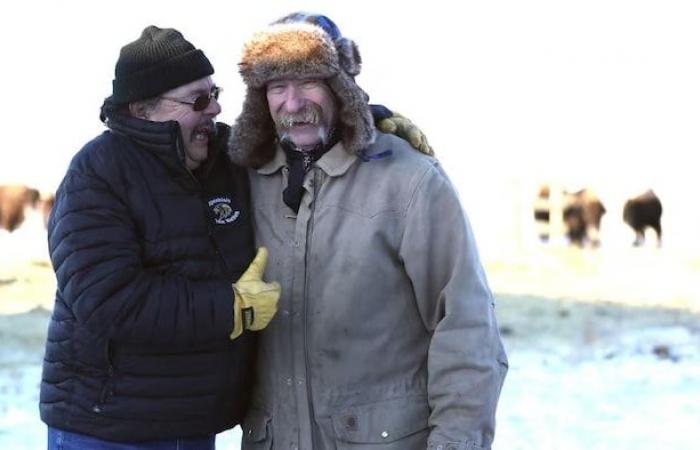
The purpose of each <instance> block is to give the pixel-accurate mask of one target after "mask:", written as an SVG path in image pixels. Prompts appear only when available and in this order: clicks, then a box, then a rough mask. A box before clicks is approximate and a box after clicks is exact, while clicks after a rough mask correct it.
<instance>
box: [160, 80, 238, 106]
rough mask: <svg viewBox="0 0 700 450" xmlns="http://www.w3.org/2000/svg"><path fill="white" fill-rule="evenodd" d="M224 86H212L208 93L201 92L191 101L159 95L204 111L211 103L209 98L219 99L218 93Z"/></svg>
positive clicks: (164, 98)
mask: <svg viewBox="0 0 700 450" xmlns="http://www.w3.org/2000/svg"><path fill="white" fill-rule="evenodd" d="M223 90H224V88H221V87H219V86H214V87H213V88H211V91H210V92H209V93H208V94H201V95H199V96H197V98H195V99H194V101H193V102H188V101H186V100H182V99H179V98H172V97H160V98H162V99H163V100H170V101H171V102H176V103H182V104H183V105H190V106H192V109H193V110H194V111H204V110H205V109H207V107H208V106H209V103H211V99H212V98H213V99H214V100H219V94H220V93H221V91H223Z"/></svg>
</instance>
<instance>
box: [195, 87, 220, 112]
mask: <svg viewBox="0 0 700 450" xmlns="http://www.w3.org/2000/svg"><path fill="white" fill-rule="evenodd" d="M219 92H221V88H219V87H215V88H213V89H212V90H211V92H210V93H209V94H202V95H200V96H199V97H197V98H196V99H194V103H193V104H192V109H194V110H195V111H204V110H205V109H207V107H208V106H209V103H211V99H212V98H214V100H218V99H219Z"/></svg>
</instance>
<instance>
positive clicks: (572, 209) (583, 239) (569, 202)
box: [562, 189, 605, 247]
mask: <svg viewBox="0 0 700 450" xmlns="http://www.w3.org/2000/svg"><path fill="white" fill-rule="evenodd" d="M562 214H563V218H564V225H565V226H566V235H567V237H568V238H569V242H570V243H571V244H574V245H577V246H579V247H583V245H584V244H589V245H591V246H592V247H598V246H599V245H600V237H599V235H600V221H601V219H602V218H603V215H604V214H605V206H603V202H601V201H600V199H599V198H598V196H597V195H595V194H594V193H593V192H592V191H590V190H588V189H581V190H580V191H577V192H573V193H568V192H567V193H565V195H564V210H563V213H562Z"/></svg>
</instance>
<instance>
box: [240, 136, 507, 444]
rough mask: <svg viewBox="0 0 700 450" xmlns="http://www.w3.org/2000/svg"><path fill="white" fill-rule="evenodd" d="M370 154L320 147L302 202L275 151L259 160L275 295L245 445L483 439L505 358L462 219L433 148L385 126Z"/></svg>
mask: <svg viewBox="0 0 700 450" xmlns="http://www.w3.org/2000/svg"><path fill="white" fill-rule="evenodd" d="M365 155H366V156H369V157H368V158H364V159H367V161H363V159H362V158H359V157H358V156H356V155H350V154H348V153H347V152H346V151H345V150H344V149H343V147H342V144H337V145H336V146H335V147H334V148H332V149H331V150H330V151H329V152H328V153H326V154H325V155H324V156H323V157H322V158H321V159H319V160H318V161H317V162H316V165H315V167H314V168H313V169H312V170H311V171H310V172H309V173H308V174H307V176H306V179H305V181H304V187H305V190H306V192H305V193H304V196H303V198H302V202H301V206H300V208H299V212H298V214H295V213H294V211H293V210H291V209H289V208H288V207H287V206H286V205H285V204H284V203H283V201H282V191H283V190H284V188H285V187H286V185H287V173H288V169H287V167H286V160H285V156H284V153H283V152H282V151H281V150H280V149H278V152H277V155H276V157H275V159H274V160H273V161H271V162H270V163H268V164H267V165H265V166H264V167H262V168H261V169H259V170H258V171H257V172H253V173H252V174H251V184H252V196H253V205H254V222H255V230H256V236H257V240H258V245H264V246H266V247H267V248H268V249H269V252H270V261H269V264H268V267H267V271H266V278H267V279H268V280H278V281H279V282H280V283H281V285H282V297H281V299H280V304H279V311H278V313H277V315H276V317H275V318H274V319H273V321H272V322H271V324H270V326H269V327H268V328H267V329H266V330H264V331H263V332H262V333H261V335H260V349H259V357H258V373H257V376H258V380H259V382H258V384H257V386H256V389H255V390H254V395H253V407H252V409H251V410H250V412H249V414H248V416H247V418H246V420H245V423H244V426H243V433H244V435H243V448H244V449H247V450H254V449H270V448H275V449H285V450H286V449H304V450H306V449H316V450H319V449H320V450H325V449H365V448H367V449H385V450H386V449H396V450H399V449H400V450H412V449H416V450H418V449H422V450H424V449H426V448H433V449H443V450H447V449H462V450H466V449H470V450H471V449H488V448H490V445H491V441H492V439H493V433H494V414H495V410H496V403H497V400H498V397H499V393H500V389H501V385H502V383H503V379H504V377H505V375H506V371H507V361H506V356H505V353H504V351H503V347H502V344H501V340H500V337H499V334H498V328H497V326H496V320H495V317H494V308H493V298H492V295H491V292H490V290H489V287H488V285H487V282H486V278H485V274H484V271H483V269H482V266H481V264H480V262H479V259H478V255H477V251H476V246H475V243H474V237H473V235H472V232H471V229H470V226H469V223H468V220H467V218H466V216H465V215H464V212H463V210H462V208H461V206H460V203H459V200H458V197H457V194H456V192H455V190H454V188H453V187H452V185H451V183H450V182H449V180H448V179H447V177H446V175H445V173H444V172H443V171H442V169H441V168H440V166H439V164H438V162H437V160H435V159H433V158H430V157H427V156H425V155H423V154H420V153H419V152H417V151H415V150H413V149H412V148H411V147H410V146H408V144H407V143H406V142H404V141H402V140H400V139H397V138H395V137H394V136H390V135H384V134H381V133H380V134H379V136H378V139H377V141H376V142H375V143H374V144H373V145H372V146H370V148H368V149H367V152H366V154H365Z"/></svg>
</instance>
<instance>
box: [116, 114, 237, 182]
mask: <svg viewBox="0 0 700 450" xmlns="http://www.w3.org/2000/svg"><path fill="white" fill-rule="evenodd" d="M107 118H108V120H107V126H108V127H109V128H110V130H112V132H114V133H117V134H120V135H123V136H126V137H128V138H129V139H130V140H131V141H133V142H134V143H135V144H136V145H137V146H139V147H140V148H142V149H143V150H145V151H147V152H148V153H151V154H152V155H154V156H155V157H156V158H158V159H159V160H160V161H161V162H162V163H163V164H164V165H165V166H166V167H167V169H168V171H169V172H170V173H171V174H172V175H173V177H174V178H175V179H176V180H177V181H178V183H180V184H182V185H183V186H185V187H186V188H188V189H197V187H198V183H197V178H201V177H205V176H206V175H208V174H209V172H210V171H211V169H212V165H213V164H214V161H215V160H216V157H217V153H218V151H217V149H218V146H216V145H210V146H209V155H208V156H207V160H206V161H205V162H204V163H203V164H202V165H201V166H200V167H199V168H197V170H195V171H194V172H191V171H190V170H188V169H187V166H186V165H185V154H184V151H185V150H184V146H183V144H182V138H181V136H180V125H179V124H178V123H177V122H176V121H168V122H152V121H149V120H143V119H139V118H136V117H131V116H128V115H124V114H116V113H111V114H108V115H107ZM216 125H217V132H218V133H225V134H226V137H225V138H224V140H225V139H227V135H228V127H227V126H226V125H224V124H219V123H217V124H216Z"/></svg>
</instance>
